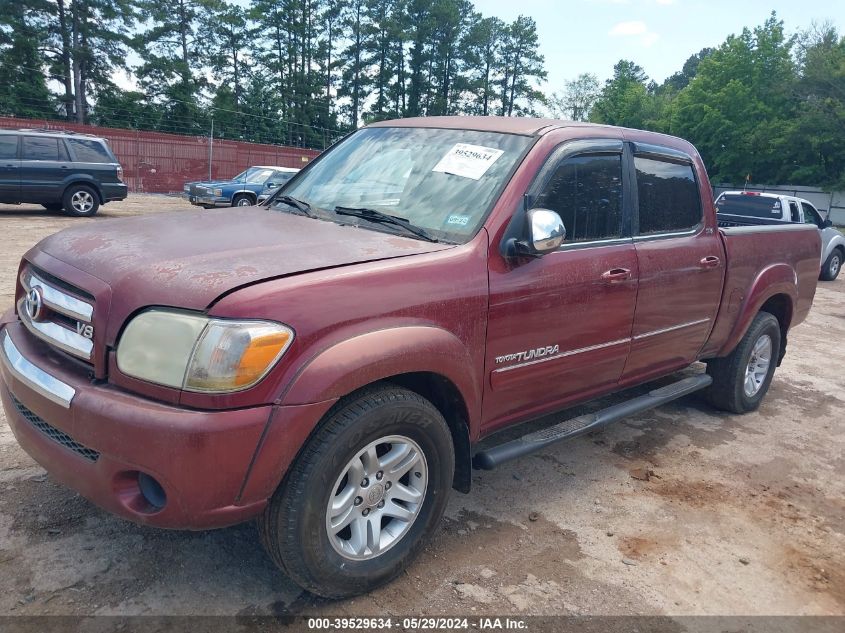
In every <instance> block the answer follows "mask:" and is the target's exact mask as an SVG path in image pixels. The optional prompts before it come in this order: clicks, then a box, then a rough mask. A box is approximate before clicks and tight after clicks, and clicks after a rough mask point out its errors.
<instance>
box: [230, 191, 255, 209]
mask: <svg viewBox="0 0 845 633" xmlns="http://www.w3.org/2000/svg"><path fill="white" fill-rule="evenodd" d="M253 204H255V203H254V202H253V201H252V196H250V195H249V194H246V193H239V194H238V195H236V196H235V197H234V198H232V206H233V207H251V206H252V205H253Z"/></svg>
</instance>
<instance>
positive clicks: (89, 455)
mask: <svg viewBox="0 0 845 633" xmlns="http://www.w3.org/2000/svg"><path fill="white" fill-rule="evenodd" d="M12 403H13V404H14V405H15V409H17V410H18V413H20V414H21V415H22V416H23V418H24V419H25V420H26V421H27V422H29V424H30V425H31V426H32V427H33V428H35V430H37V431H39V432H40V433H41V434H42V435H45V436H47V437H48V438H50V439H51V440H53V441H54V442H56V443H57V444H61V445H62V446H64V447H65V448H68V449H70V450H72V451H73V452H74V453H76V454H77V455H79V456H81V457H84V458H85V459H87V460H88V461H89V462H96V461H97V460H98V459H100V453H99V451H95V450H94V449H93V448H88V447H87V446H85V445H84V444H80V443H79V442H77V441H76V440H75V439H73V438H72V437H71V436H70V435H68V434H67V433H65V432H64V431H60V430H59V429H57V428H56V427H55V426H52V425H50V424H49V423H48V422H46V421H45V420H44V419H42V418H41V417H40V416H38V415H37V414H36V413H34V412H33V411H30V410H29V409H28V408H27V407H26V405H25V404H23V403H22V402H20V401H19V400H18V399H17V398H15V396H12Z"/></svg>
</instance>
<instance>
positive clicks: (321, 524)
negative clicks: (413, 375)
mask: <svg viewBox="0 0 845 633" xmlns="http://www.w3.org/2000/svg"><path fill="white" fill-rule="evenodd" d="M454 461H455V458H454V448H453V446H452V438H451V433H450V431H449V428H448V426H447V425H446V421H445V420H444V419H443V416H442V415H441V414H440V412H439V411H438V410H437V409H436V408H435V407H434V406H433V405H432V404H431V403H430V402H428V401H427V400H426V399H424V398H423V397H421V396H419V395H418V394H416V393H414V392H411V391H408V390H406V389H401V388H399V387H395V386H392V385H383V386H378V387H373V388H369V389H367V390H365V391H363V392H361V393H359V394H357V395H355V396H352V397H350V398H348V399H345V400H341V401H340V402H339V403H338V405H336V406H335V407H334V409H333V410H332V411H330V412H329V414H328V415H327V419H326V420H325V422H324V423H323V424H322V426H321V428H320V429H319V430H318V431H317V432H316V433H315V435H314V436H313V437H312V438H311V439H310V440H309V442H308V444H307V445H306V446H305V448H304V449H303V451H302V453H301V455H300V457H299V458H298V459H297V461H296V463H295V464H294V465H293V467H292V469H291V471H290V472H289V474H288V476H287V478H286V480H285V481H284V482H283V483H282V485H281V486H280V487H279V489H278V490H277V491H276V493H275V494H274V495H273V498H272V499H271V501H270V504H269V505H268V507H267V509H266V510H265V512H264V514H263V515H262V517H261V519H260V521H259V532H260V534H261V540H262V542H263V543H264V546H265V548H266V549H267V551H268V553H269V554H270V556H271V557H272V558H273V560H274V562H275V563H276V564H277V565H278V566H279V567H280V568H281V569H282V570H283V571H284V572H285V573H287V574H288V576H290V578H291V579H292V580H293V581H294V582H296V583H297V584H299V585H300V586H301V587H303V588H304V589H307V590H308V591H310V592H312V593H314V594H317V595H320V596H324V597H327V598H345V597H349V596H354V595H358V594H361V593H365V592H367V591H370V590H372V589H374V588H376V587H378V586H380V585H383V584H385V583H387V582H389V581H390V580H392V579H393V578H395V577H396V576H397V575H398V574H400V573H401V572H402V570H403V569H404V568H405V567H406V566H407V565H408V564H409V563H410V562H411V561H412V560H413V558H414V557H415V556H416V555H417V554H418V553H419V551H420V549H421V548H422V546H423V545H424V544H425V541H426V540H427V538H428V537H429V536H430V535H431V534H432V533H433V532H434V530H435V529H436V528H437V525H438V524H439V522H440V519H441V517H442V515H443V511H444V510H445V507H446V501H447V500H448V497H449V491H450V489H451V486H452V477H453V474H454Z"/></svg>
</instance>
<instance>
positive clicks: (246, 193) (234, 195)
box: [231, 189, 258, 204]
mask: <svg viewBox="0 0 845 633" xmlns="http://www.w3.org/2000/svg"><path fill="white" fill-rule="evenodd" d="M238 196H246V197H247V198H249V199H250V200H252V202H253V204H254V203H255V202H257V201H258V194H257V193H255V192H254V191H250V190H249V189H240V190H238V191H233V192H232V197H231V200H232V204H235V198H237V197H238Z"/></svg>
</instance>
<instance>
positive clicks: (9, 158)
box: [0, 134, 21, 202]
mask: <svg viewBox="0 0 845 633" xmlns="http://www.w3.org/2000/svg"><path fill="white" fill-rule="evenodd" d="M20 166H21V162H20V160H18V137H17V135H15V134H0V202H20V195H21V170H20Z"/></svg>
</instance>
